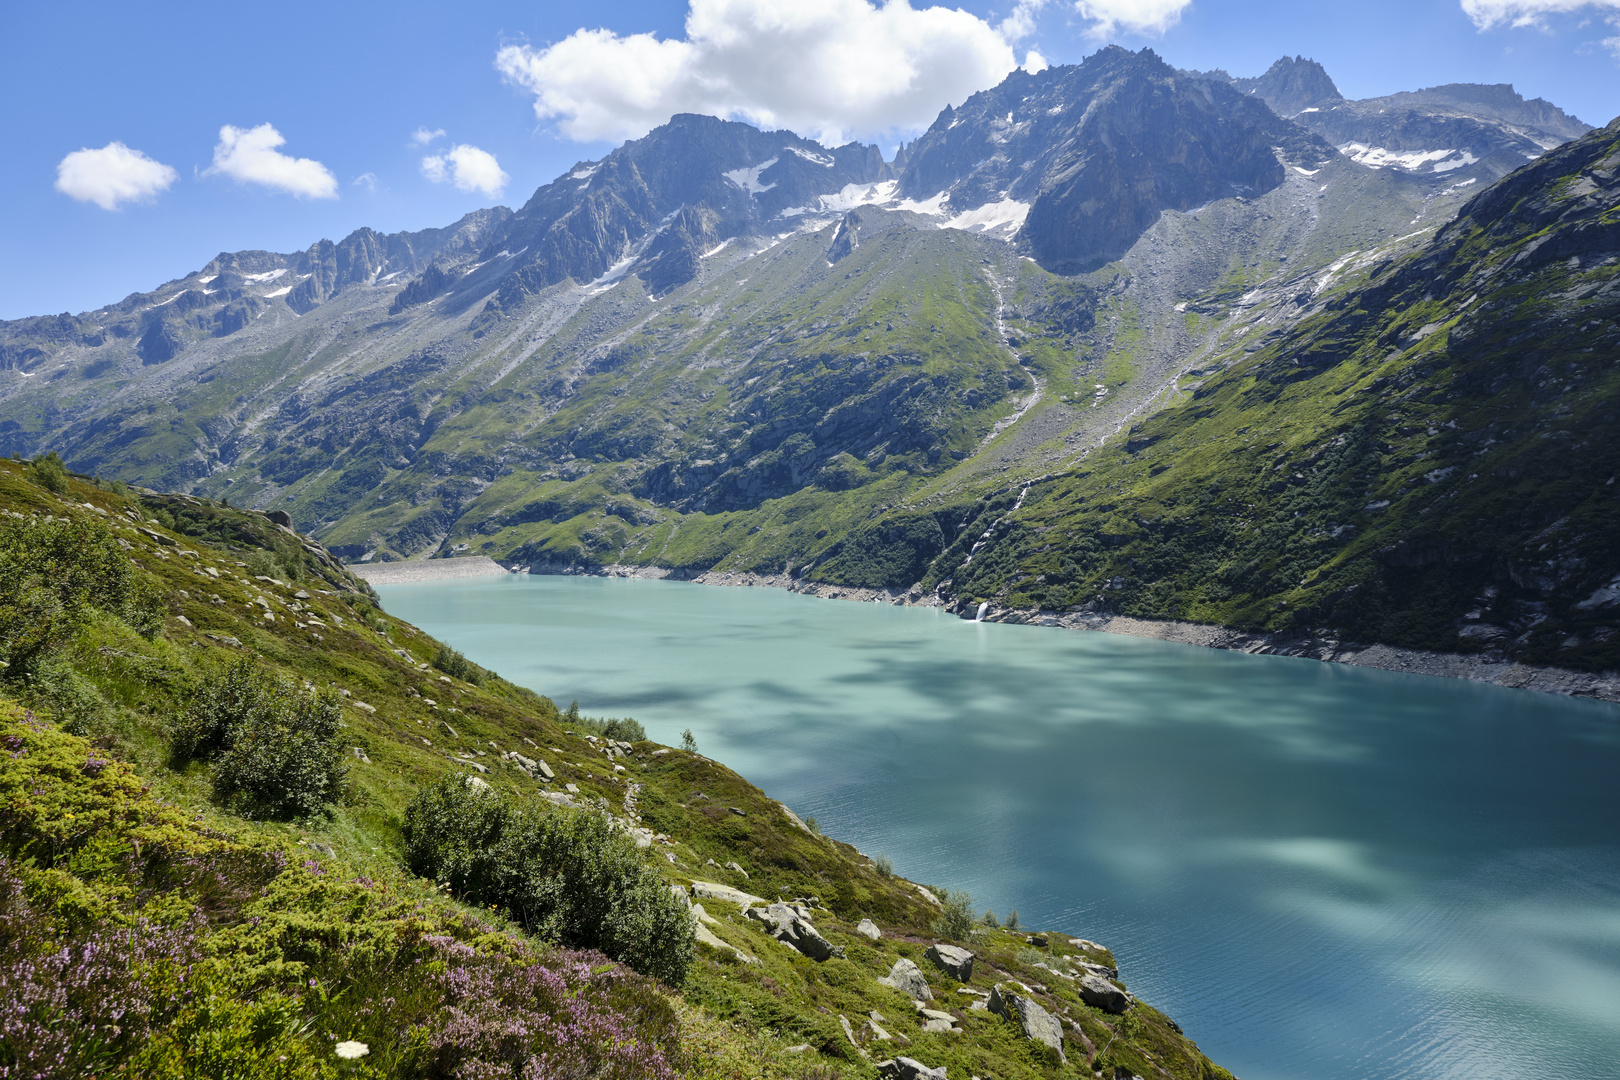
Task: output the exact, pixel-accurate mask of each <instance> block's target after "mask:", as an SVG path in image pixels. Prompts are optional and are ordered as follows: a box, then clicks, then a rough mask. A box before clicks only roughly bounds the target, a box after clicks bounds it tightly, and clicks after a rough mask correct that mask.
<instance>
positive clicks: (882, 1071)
mask: <svg viewBox="0 0 1620 1080" xmlns="http://www.w3.org/2000/svg"><path fill="white" fill-rule="evenodd" d="M877 1071H878V1075H879V1076H881V1077H883V1080H949V1078H948V1077H947V1076H946V1075H945V1066H943V1065H941V1066H940V1067H939V1068H937V1069H930V1068H929V1067H928V1066H926V1065H924V1064H923V1063H922V1062H920V1061H916V1060H914V1059H912V1058H908V1057H903V1058H890V1059H889V1060H888V1061H880V1062H878V1064H877Z"/></svg>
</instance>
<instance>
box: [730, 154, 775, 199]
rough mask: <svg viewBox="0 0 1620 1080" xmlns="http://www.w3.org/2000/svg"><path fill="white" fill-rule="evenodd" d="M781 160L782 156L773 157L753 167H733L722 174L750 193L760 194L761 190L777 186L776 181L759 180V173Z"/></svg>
mask: <svg viewBox="0 0 1620 1080" xmlns="http://www.w3.org/2000/svg"><path fill="white" fill-rule="evenodd" d="M780 160H781V159H780V158H771V159H769V160H767V161H763V162H761V163H760V164H758V165H755V166H754V167H753V168H751V169H732V170H731V171H730V172H724V173H721V174H720V175H721V176H724V177H725V178H726V179H727V180H730V181H731V182H732V183H733V184H736V185H737V186H738V187H740V188H742V189H743V190H744V191H746V192H748V194H750V195H758V194H760V193H761V192H766V191H769V190H771V189H772V188H773V187H775V186H776V185H775V184H774V183H773V184H761V183H760V182H759V174H760V173H762V172H764V171H765V170H766V169H768V168H770V167H771V166H772V165H775V164H776V163H777V162H778V161H780Z"/></svg>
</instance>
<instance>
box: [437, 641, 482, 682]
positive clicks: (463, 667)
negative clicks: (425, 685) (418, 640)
mask: <svg viewBox="0 0 1620 1080" xmlns="http://www.w3.org/2000/svg"><path fill="white" fill-rule="evenodd" d="M433 666H434V667H436V668H438V669H439V670H440V671H442V672H444V673H445V674H446V675H448V676H450V677H451V678H452V679H460V680H461V681H462V682H464V683H471V684H472V685H474V686H483V685H484V679H485V677H486V676H487V674H488V673H487V672H485V671H484V669H483V668H481V667H479V666H478V665H477V664H475V663H473V662H472V661H471V660H469V659H467V658H466V657H465V656H463V655H462V654H461V653H460V652H459V651H458V650H456V649H452V648H451V647H450V646H448V645H440V646H439V651H438V652H437V653H435V654H434V656H433Z"/></svg>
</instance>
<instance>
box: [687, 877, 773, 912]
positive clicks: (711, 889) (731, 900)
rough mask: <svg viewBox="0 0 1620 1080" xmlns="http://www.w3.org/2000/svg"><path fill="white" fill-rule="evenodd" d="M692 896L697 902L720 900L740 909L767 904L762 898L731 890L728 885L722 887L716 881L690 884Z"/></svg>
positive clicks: (739, 890) (738, 890)
mask: <svg viewBox="0 0 1620 1080" xmlns="http://www.w3.org/2000/svg"><path fill="white" fill-rule="evenodd" d="M692 895H693V896H695V897H697V898H698V899H699V900H721V901H724V902H725V903H727V904H736V905H737V906H738V907H740V908H748V907H752V906H753V905H755V904H764V903H767V901H766V899H765V898H764V897H763V896H755V895H754V894H753V893H746V892H743V891H742V890H741V889H733V888H732V887H731V886H730V885H722V884H720V883H719V882H718V881H694V882H692Z"/></svg>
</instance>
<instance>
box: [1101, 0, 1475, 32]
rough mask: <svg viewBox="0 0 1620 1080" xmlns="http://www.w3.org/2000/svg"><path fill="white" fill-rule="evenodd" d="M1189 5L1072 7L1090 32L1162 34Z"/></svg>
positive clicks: (1148, 0)
mask: <svg viewBox="0 0 1620 1080" xmlns="http://www.w3.org/2000/svg"><path fill="white" fill-rule="evenodd" d="M1464 2H1465V3H1466V2H1468V0H1464ZM1191 5H1192V0H1075V5H1074V10H1075V11H1077V12H1079V13H1080V17H1081V18H1083V19H1089V20H1091V27H1090V31H1089V32H1090V33H1091V34H1092V35H1093V36H1096V37H1108V36H1109V35H1112V34H1115V33H1118V32H1119V31H1121V30H1123V31H1125V32H1126V33H1130V34H1162V33H1164V32H1165V31H1166V30H1168V29H1170V28H1171V27H1172V26H1174V25H1176V23H1178V22H1180V21H1181V13H1182V12H1183V11H1185V10H1187V8H1188V7H1190V6H1191Z"/></svg>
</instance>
